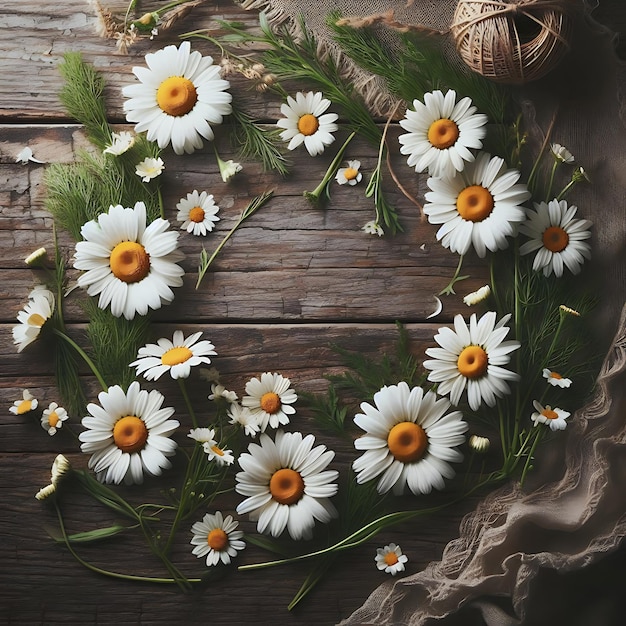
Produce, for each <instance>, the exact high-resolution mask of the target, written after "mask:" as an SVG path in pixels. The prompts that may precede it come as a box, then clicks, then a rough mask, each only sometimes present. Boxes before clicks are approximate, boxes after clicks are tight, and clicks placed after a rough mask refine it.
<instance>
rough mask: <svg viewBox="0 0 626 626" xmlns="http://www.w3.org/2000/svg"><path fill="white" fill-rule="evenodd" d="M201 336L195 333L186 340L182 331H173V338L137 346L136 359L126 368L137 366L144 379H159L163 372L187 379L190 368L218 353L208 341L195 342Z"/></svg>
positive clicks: (175, 377)
mask: <svg viewBox="0 0 626 626" xmlns="http://www.w3.org/2000/svg"><path fill="white" fill-rule="evenodd" d="M201 336H202V332H197V333H194V334H193V335H189V337H187V339H185V336H184V335H183V332H182V330H176V331H174V336H173V337H172V341H170V340H169V339H165V338H164V339H159V340H158V341H157V343H149V344H147V345H145V346H144V347H143V348H139V352H138V354H137V360H136V361H133V362H132V363H131V364H130V366H129V367H136V368H137V375H138V376H139V375H140V374H142V375H143V377H144V378H145V379H146V380H158V379H159V378H160V377H161V376H162V375H163V374H165V372H169V373H170V376H171V377H172V378H173V379H177V378H189V374H191V368H192V367H195V366H196V365H200V364H201V363H207V364H208V363H210V362H211V359H210V358H209V356H215V355H216V354H217V352H215V350H214V348H215V346H214V345H213V344H212V343H211V342H210V341H206V340H205V341H198V339H200V337H201Z"/></svg>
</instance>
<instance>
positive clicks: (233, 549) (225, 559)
mask: <svg viewBox="0 0 626 626" xmlns="http://www.w3.org/2000/svg"><path fill="white" fill-rule="evenodd" d="M237 526H239V522H235V521H234V520H233V518H232V516H231V515H227V516H226V517H224V516H223V515H222V513H221V511H216V512H215V514H211V513H207V514H206V515H205V516H204V517H203V518H202V521H201V522H196V523H195V524H194V525H193V526H192V527H191V532H192V533H193V537H192V539H191V545H192V546H194V548H193V550H192V551H191V552H192V554H195V555H196V556H197V557H198V558H199V559H202V558H204V557H206V564H207V566H209V567H211V566H213V565H217V564H218V563H219V562H220V561H221V562H222V563H224V565H228V564H229V563H230V561H231V559H232V558H234V557H235V556H237V552H238V551H239V550H243V549H244V548H245V547H246V544H245V542H244V541H242V537H243V531H241V530H235V529H236V528H237Z"/></svg>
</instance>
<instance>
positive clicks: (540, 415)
mask: <svg viewBox="0 0 626 626" xmlns="http://www.w3.org/2000/svg"><path fill="white" fill-rule="evenodd" d="M533 406H534V407H535V412H534V413H533V414H532V415H531V416H530V419H531V420H532V421H533V422H534V424H535V426H537V425H539V424H546V425H547V426H548V427H549V428H550V430H552V431H555V430H565V428H566V427H567V422H566V420H567V418H568V417H569V416H570V415H571V413H568V412H567V411H564V410H563V409H559V408H557V407H554V408H552V407H551V406H550V405H549V404H547V405H546V406H545V407H544V406H543V405H542V404H541V403H539V402H537V400H533Z"/></svg>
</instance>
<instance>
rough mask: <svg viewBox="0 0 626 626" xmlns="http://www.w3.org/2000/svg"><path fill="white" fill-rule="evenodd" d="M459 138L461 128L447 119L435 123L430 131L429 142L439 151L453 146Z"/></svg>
mask: <svg viewBox="0 0 626 626" xmlns="http://www.w3.org/2000/svg"><path fill="white" fill-rule="evenodd" d="M458 138H459V127H458V126H457V125H456V123H455V122H453V121H452V120H449V119H446V118H445V117H444V118H441V119H440V120H436V121H435V122H433V123H432V124H431V125H430V128H429V129H428V141H429V142H430V143H431V145H433V146H434V147H435V148H438V149H439V150H445V149H446V148H449V147H450V146H453V145H454V144H455V142H456V140H457V139H458Z"/></svg>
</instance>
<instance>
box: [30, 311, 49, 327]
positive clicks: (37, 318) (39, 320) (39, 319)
mask: <svg viewBox="0 0 626 626" xmlns="http://www.w3.org/2000/svg"><path fill="white" fill-rule="evenodd" d="M26 323H27V324H28V325H29V326H37V328H41V327H42V326H43V325H44V324H45V323H46V318H45V317H44V316H43V315H39V313H32V314H31V315H29V316H28V319H27V320H26Z"/></svg>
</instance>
